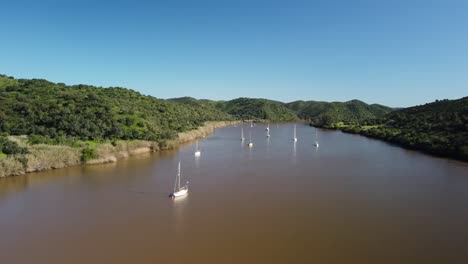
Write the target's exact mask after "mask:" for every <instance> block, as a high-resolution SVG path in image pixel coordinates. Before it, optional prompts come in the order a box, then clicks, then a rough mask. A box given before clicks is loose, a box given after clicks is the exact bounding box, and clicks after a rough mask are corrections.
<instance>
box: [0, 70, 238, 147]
mask: <svg viewBox="0 0 468 264" xmlns="http://www.w3.org/2000/svg"><path fill="white" fill-rule="evenodd" d="M0 102H1V104H0V132H6V133H8V134H10V135H40V136H43V137H46V138H51V139H62V140H66V138H69V137H72V138H78V139H82V140H96V139H97V140H99V139H143V140H154V141H162V140H166V139H170V138H174V137H175V135H176V134H177V133H178V132H182V131H186V130H189V129H193V128H196V127H198V126H200V125H201V124H202V123H203V122H205V121H214V120H230V119H232V117H231V116H230V115H228V114H226V113H223V112H222V111H220V110H218V109H216V108H215V107H197V106H192V105H188V104H179V103H174V102H170V101H166V100H161V99H157V98H154V97H151V96H144V95H141V94H140V93H138V92H135V91H132V90H129V89H124V88H106V89H103V88H97V87H94V86H89V85H75V86H66V85H65V84H61V83H58V84H56V83H52V82H49V81H46V80H38V79H33V80H23V79H19V80H15V79H13V78H11V77H6V76H0ZM46 143H49V142H46Z"/></svg>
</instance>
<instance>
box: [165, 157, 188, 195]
mask: <svg viewBox="0 0 468 264" xmlns="http://www.w3.org/2000/svg"><path fill="white" fill-rule="evenodd" d="M188 184H189V182H188V181H187V183H186V184H185V186H183V187H180V161H179V168H178V171H177V176H176V179H175V183H174V192H173V193H171V194H170V195H169V196H170V197H172V198H177V197H180V196H184V195H186V194H187V193H188Z"/></svg>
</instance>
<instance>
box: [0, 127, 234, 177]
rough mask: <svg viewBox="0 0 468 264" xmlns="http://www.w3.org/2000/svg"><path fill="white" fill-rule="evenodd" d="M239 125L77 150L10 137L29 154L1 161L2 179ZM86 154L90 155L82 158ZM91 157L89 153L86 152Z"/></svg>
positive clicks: (114, 157)
mask: <svg viewBox="0 0 468 264" xmlns="http://www.w3.org/2000/svg"><path fill="white" fill-rule="evenodd" d="M239 122H240V121H218V122H207V123H205V124H204V125H203V126H201V127H199V128H197V129H194V130H190V131H186V132H182V133H179V134H178V136H177V138H176V139H173V140H168V141H164V142H155V141H145V140H117V141H110V140H107V141H104V142H82V143H81V144H77V145H78V146H67V145H48V144H29V143H28V137H27V136H10V137H8V138H9V139H10V140H11V141H14V142H16V143H17V144H18V145H19V146H20V147H24V148H26V149H27V150H28V153H27V154H24V155H9V156H4V157H1V158H0V178H2V177H7V176H15V175H22V174H25V173H29V172H35V171H42V170H49V169H60V168H65V167H69V166H75V165H92V164H102V163H108V162H117V161H118V160H119V159H123V158H128V157H129V156H134V155H138V154H142V153H148V152H155V151H160V150H167V149H173V148H176V147H177V146H179V145H180V144H183V143H187V142H189V141H192V140H195V139H198V138H203V137H206V136H208V135H209V134H211V133H213V131H214V130H215V129H217V128H221V127H225V126H229V125H233V124H236V123H239ZM83 150H89V153H90V154H89V155H88V156H87V157H86V158H83V155H84V152H83ZM86 153H88V151H86Z"/></svg>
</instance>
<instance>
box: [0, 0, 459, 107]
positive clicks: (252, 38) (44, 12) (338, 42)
mask: <svg viewBox="0 0 468 264" xmlns="http://www.w3.org/2000/svg"><path fill="white" fill-rule="evenodd" d="M97 2H98V1H50V0H43V1H23V0H15V1H13V0H11V1H0V3H1V5H0V6H1V12H0V30H1V31H0V36H1V37H0V73H3V74H7V75H12V76H15V77H19V78H44V79H48V80H51V81H54V82H64V83H67V84H78V83H85V84H93V85H97V86H123V87H128V88H131V89H134V90H137V91H140V92H142V93H144V94H150V95H153V96H156V97H160V98H169V97H179V96H193V97H196V98H209V99H232V98H236V97H240V96H246V97H264V98H270V99H274V100H280V101H286V102H288V101H293V100H298V99H302V100H324V101H346V100H350V99H354V98H357V99H360V100H363V101H366V102H369V103H381V104H385V105H389V106H410V105H416V104H421V103H425V102H430V101H433V100H435V99H443V98H450V99H454V98H460V97H463V96H467V95H468V1H466V0H465V1H463V0H460V1H455V0H439V1H431V0H392V1H390V0H386V1H378V0H368V1H366V0H363V1H353V0H342V1H338V0H323V1H313V0H308V1H294V0H289V1H275V0H265V1H258V0H230V1H222V0H210V1H205V0H197V1H177V0H172V1H171V0H168V1H118V0H113V1H99V3H97Z"/></svg>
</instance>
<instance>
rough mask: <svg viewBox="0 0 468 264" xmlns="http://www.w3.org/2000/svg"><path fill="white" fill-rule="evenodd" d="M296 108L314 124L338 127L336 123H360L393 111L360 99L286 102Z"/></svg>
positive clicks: (302, 116)
mask: <svg viewBox="0 0 468 264" xmlns="http://www.w3.org/2000/svg"><path fill="white" fill-rule="evenodd" d="M286 106H287V107H288V108H290V109H292V110H294V111H295V112H296V113H297V114H298V116H299V117H300V118H302V119H307V120H310V121H311V122H312V123H313V124H314V125H316V126H321V127H326V128H337V127H336V123H339V122H342V123H343V124H347V125H349V124H359V123H362V122H364V121H369V120H373V119H377V118H380V117H383V116H384V115H385V114H386V113H389V112H390V111H392V109H391V108H389V107H386V106H382V105H378V104H372V105H368V104H366V103H364V102H361V101H359V100H352V101H348V102H344V103H340V102H333V103H327V102H316V101H307V102H305V101H295V102H292V103H288V104H286Z"/></svg>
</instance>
